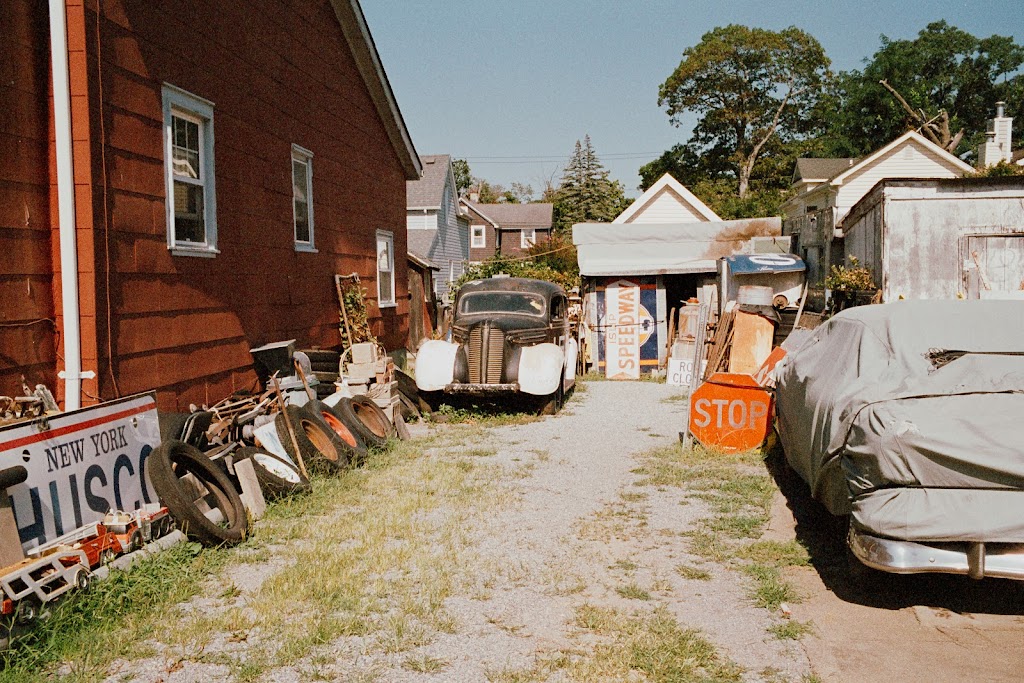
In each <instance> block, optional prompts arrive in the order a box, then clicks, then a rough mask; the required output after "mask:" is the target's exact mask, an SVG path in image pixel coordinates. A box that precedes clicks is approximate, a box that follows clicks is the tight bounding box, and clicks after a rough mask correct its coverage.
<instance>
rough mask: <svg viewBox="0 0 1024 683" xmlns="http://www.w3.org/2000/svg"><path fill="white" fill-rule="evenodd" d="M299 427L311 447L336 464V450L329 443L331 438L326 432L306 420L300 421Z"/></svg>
mask: <svg viewBox="0 0 1024 683" xmlns="http://www.w3.org/2000/svg"><path fill="white" fill-rule="evenodd" d="M301 425H302V431H303V432H305V434H306V438H308V439H309V440H310V442H312V444H313V447H314V448H316V449H317V450H318V451H320V454H321V455H322V456H324V457H325V458H327V459H328V460H330V461H331V462H338V449H336V448H335V447H334V444H333V443H331V437H330V436H329V435H328V434H327V432H325V431H324V430H323V429H321V428H320V427H319V426H318V425H316V424H314V423H312V422H309V421H307V420H302V422H301Z"/></svg>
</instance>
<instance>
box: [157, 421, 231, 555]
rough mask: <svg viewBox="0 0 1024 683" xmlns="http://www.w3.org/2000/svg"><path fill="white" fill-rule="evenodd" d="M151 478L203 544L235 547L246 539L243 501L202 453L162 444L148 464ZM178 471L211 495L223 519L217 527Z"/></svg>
mask: <svg viewBox="0 0 1024 683" xmlns="http://www.w3.org/2000/svg"><path fill="white" fill-rule="evenodd" d="M146 464H147V465H148V466H149V468H150V469H149V477H150V481H151V482H152V484H153V488H154V489H155V490H156V493H157V496H159V498H160V501H161V502H162V503H163V504H164V505H165V506H166V507H167V509H168V511H170V513H171V516H172V517H174V519H175V521H176V522H177V523H178V526H179V528H181V530H182V531H184V532H185V534H186V535H187V536H188V537H189V538H192V539H194V540H197V541H199V542H200V543H202V544H203V545H209V546H219V545H233V544H235V543H239V542H240V541H242V540H243V539H244V538H245V535H246V532H247V531H248V518H247V515H246V512H245V508H244V506H243V505H242V499H241V498H240V497H239V496H238V492H237V491H235V487H234V485H233V484H232V483H231V480H230V479H228V476H227V475H226V474H225V473H224V472H223V471H222V470H221V469H220V468H219V467H217V465H215V464H214V463H213V462H211V461H210V459H209V458H207V457H206V456H205V455H204V454H203V452H202V451H200V450H198V449H197V448H195V447H193V446H189V445H188V444H186V443H183V442H181V441H168V442H165V443H162V444H160V446H158V447H157V448H156V449H155V450H154V451H153V452H152V453H151V454H150V456H149V459H148V460H147V461H146ZM175 468H178V470H179V471H181V472H182V474H184V473H188V474H191V475H192V476H193V477H194V478H195V479H196V480H198V481H199V482H200V483H201V484H202V485H203V486H204V487H205V488H206V489H207V490H208V491H209V495H210V496H212V498H213V501H212V502H211V501H208V503H211V504H212V505H213V506H215V507H217V508H218V509H219V510H220V512H221V514H222V515H223V516H224V520H225V521H224V522H223V523H222V524H214V523H213V522H212V521H210V520H209V519H208V518H207V517H206V515H205V514H203V512H202V511H201V510H200V509H199V507H198V506H197V505H196V503H195V498H193V495H194V492H193V490H192V487H191V486H190V485H187V484H184V483H182V482H181V480H180V478H179V477H178V475H177V474H175Z"/></svg>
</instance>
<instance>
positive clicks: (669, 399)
mask: <svg viewBox="0 0 1024 683" xmlns="http://www.w3.org/2000/svg"><path fill="white" fill-rule="evenodd" d="M661 402H662V403H689V402H690V395H689V394H675V395H674V396H666V397H665V398H663V399H661Z"/></svg>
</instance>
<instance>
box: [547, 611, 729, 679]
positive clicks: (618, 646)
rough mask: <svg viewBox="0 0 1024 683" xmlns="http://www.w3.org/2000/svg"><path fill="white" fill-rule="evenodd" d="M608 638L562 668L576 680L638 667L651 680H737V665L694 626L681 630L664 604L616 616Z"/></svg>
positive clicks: (630, 674)
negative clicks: (640, 614)
mask: <svg viewBox="0 0 1024 683" xmlns="http://www.w3.org/2000/svg"><path fill="white" fill-rule="evenodd" d="M609 630H610V633H609V636H610V637H611V638H612V642H611V643H608V644H604V645H599V646H597V647H596V648H595V651H594V655H593V656H592V657H588V658H586V659H581V660H577V661H573V662H571V663H570V664H569V666H568V667H567V669H566V672H567V673H568V675H569V676H570V678H571V679H572V680H576V681H588V682H590V681H605V680H634V677H635V672H640V673H641V674H643V676H644V680H647V681H651V682H653V683H737V682H738V681H740V680H742V676H743V669H742V668H741V667H739V666H737V665H736V664H734V663H733V662H731V661H729V660H728V659H726V658H725V657H723V656H722V655H720V654H719V653H718V651H717V650H716V649H715V646H714V645H713V644H712V643H711V642H710V641H709V640H708V639H707V638H705V637H704V636H703V634H702V633H701V632H700V631H698V630H696V629H684V628H682V627H681V626H680V625H679V624H678V623H677V622H676V620H675V619H673V618H672V616H671V615H669V614H668V613H667V612H666V611H665V610H664V609H659V610H657V611H655V612H654V613H653V614H652V615H650V616H647V617H634V618H630V619H624V620H618V621H617V622H616V623H615V624H614V625H613V626H611V627H610V629H609Z"/></svg>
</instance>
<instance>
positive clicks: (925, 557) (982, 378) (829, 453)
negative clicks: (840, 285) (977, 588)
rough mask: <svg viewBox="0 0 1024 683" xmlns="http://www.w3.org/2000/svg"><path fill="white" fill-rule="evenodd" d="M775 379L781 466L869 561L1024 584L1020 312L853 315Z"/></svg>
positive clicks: (979, 306)
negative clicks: (841, 520)
mask: <svg viewBox="0 0 1024 683" xmlns="http://www.w3.org/2000/svg"><path fill="white" fill-rule="evenodd" d="M775 377H776V380H777V395H776V406H777V417H778V421H777V426H778V431H779V436H780V438H781V441H782V445H783V448H784V449H785V453H786V459H787V461H788V462H789V464H790V465H791V466H792V467H793V469H795V470H796V471H797V473H799V475H800V476H801V477H802V478H803V479H804V481H806V482H807V483H808V484H809V485H810V488H811V491H812V493H813V495H814V497H815V498H816V499H817V500H819V501H820V502H822V503H823V504H824V505H825V507H826V508H828V510H829V511H830V512H831V513H832V514H835V515H850V534H849V538H848V541H849V544H850V548H851V549H852V550H853V553H854V554H855V555H856V556H857V558H858V559H860V560H861V561H862V562H863V563H864V564H866V565H868V566H871V567H874V568H876V569H882V570H885V571H891V572H897V573H913V572H948V573H959V574H967V575H970V576H972V577H973V578H981V577H983V576H998V577H1004V578H1015V579H1024V302H1017V301H982V300H975V301H899V302H894V303H890V304H882V305H875V306H862V307H857V308H853V309H849V310H846V311H843V312H842V313H840V314H838V315H836V316H835V317H833V318H832V319H830V320H829V321H828V322H827V323H826V324H824V325H822V326H821V327H818V328H817V329H815V330H814V332H813V333H812V334H810V336H809V338H807V339H806V340H805V341H804V342H803V343H802V344H801V345H799V346H798V347H797V348H796V349H793V350H790V353H789V355H787V357H786V358H785V359H784V360H783V362H782V363H780V365H779V366H778V368H777V369H776V373H775Z"/></svg>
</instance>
